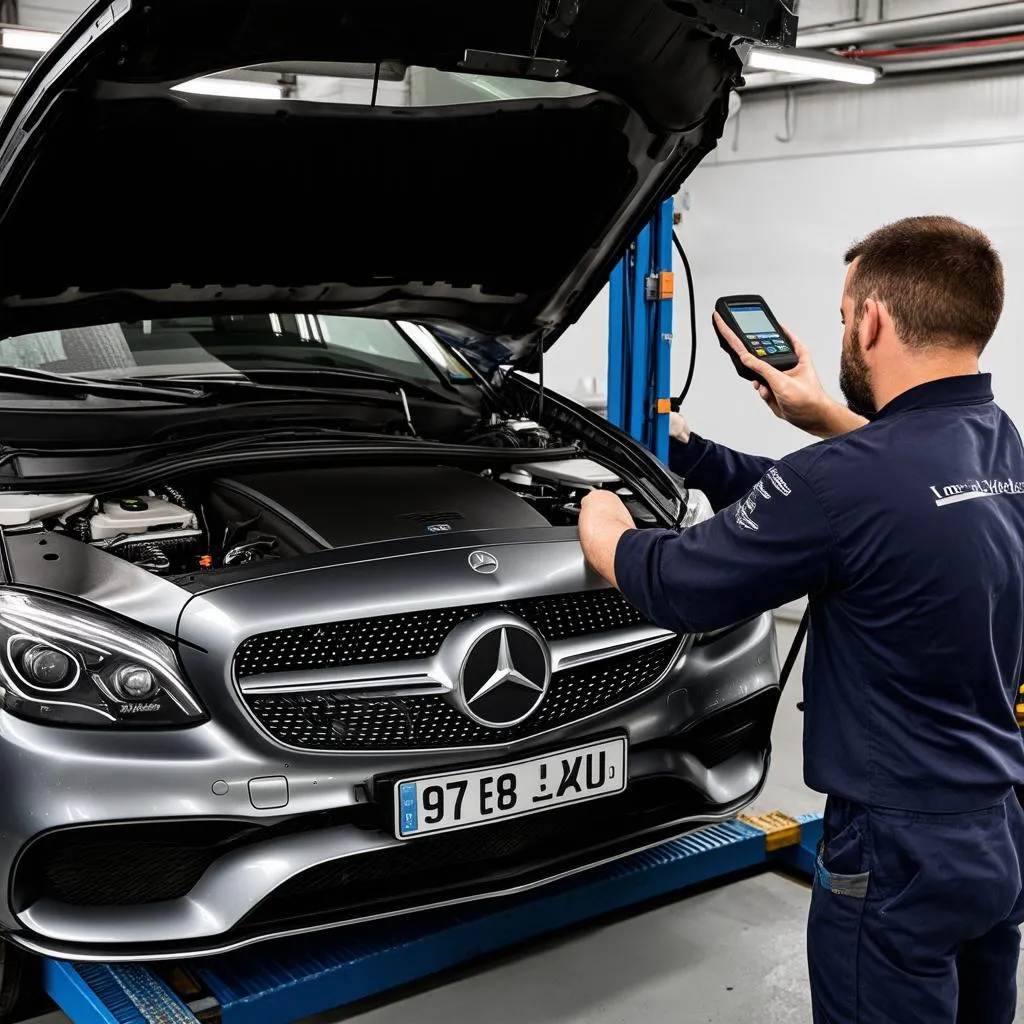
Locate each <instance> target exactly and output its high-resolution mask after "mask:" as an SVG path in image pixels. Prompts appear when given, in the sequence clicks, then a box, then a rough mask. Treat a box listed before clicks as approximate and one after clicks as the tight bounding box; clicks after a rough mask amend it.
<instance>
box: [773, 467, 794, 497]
mask: <svg viewBox="0 0 1024 1024" xmlns="http://www.w3.org/2000/svg"><path fill="white" fill-rule="evenodd" d="M767 477H768V482H769V483H770V484H771V485H772V487H774V488H775V490H777V491H778V492H779V494H781V495H782V496H783V497H784V498H788V497H789V496H790V495H791V494H792V493H793V491H792V489H791V488H790V486H789V484H787V483H786V481H785V480H783V479H782V474H781V473H780V472H779V471H778V470H777V469H776V468H775V467H774V466H772V468H771V469H769V470H768V473H767Z"/></svg>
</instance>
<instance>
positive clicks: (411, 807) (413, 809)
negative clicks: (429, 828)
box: [398, 782, 419, 835]
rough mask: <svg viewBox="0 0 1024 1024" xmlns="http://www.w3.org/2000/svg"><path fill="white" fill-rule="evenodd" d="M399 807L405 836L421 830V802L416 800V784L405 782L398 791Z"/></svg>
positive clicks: (402, 830)
mask: <svg viewBox="0 0 1024 1024" xmlns="http://www.w3.org/2000/svg"><path fill="white" fill-rule="evenodd" d="M398 806H399V813H400V814H401V820H402V828H401V832H402V834H403V835H408V834H409V833H410V832H415V831H416V830H417V829H418V828H419V820H418V816H419V802H418V801H417V799H416V783H415V782H403V783H402V785H401V787H400V788H399V790H398Z"/></svg>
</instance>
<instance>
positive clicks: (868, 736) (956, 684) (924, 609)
mask: <svg viewBox="0 0 1024 1024" xmlns="http://www.w3.org/2000/svg"><path fill="white" fill-rule="evenodd" d="M847 264H848V267H849V269H848V272H847V277H846V284H845V289H844V294H843V298H842V317H843V322H844V324H845V330H844V338H843V349H842V369H841V375H840V386H841V389H842V391H843V394H844V395H845V397H846V399H847V402H848V405H847V406H846V407H844V406H842V405H840V404H839V403H837V402H834V401H832V400H831V399H829V398H828V397H827V396H826V395H825V393H824V391H823V389H822V388H821V385H820V383H819V381H818V378H817V375H816V374H815V371H814V367H813V365H812V363H811V359H810V356H809V354H808V352H807V350H806V348H805V347H804V346H803V345H802V344H800V343H799V341H798V340H797V339H796V338H793V339H792V340H793V342H794V347H795V350H796V352H797V353H798V355H799V359H800V362H799V365H798V366H797V367H796V369H794V370H792V371H790V372H789V373H788V374H782V373H780V372H779V371H777V370H775V369H774V368H772V367H770V366H768V365H767V364H765V363H763V362H761V361H760V360H758V359H756V358H754V357H753V356H751V355H749V354H748V353H747V352H746V351H745V349H744V348H743V346H742V345H741V344H740V342H739V339H738V338H736V337H735V335H732V334H731V332H730V333H729V335H727V340H728V341H729V342H730V344H731V345H732V346H733V348H734V349H735V350H736V351H737V352H738V353H740V354H741V358H742V359H743V360H744V362H745V364H746V365H747V366H748V367H750V368H751V369H754V370H756V371H757V372H758V373H759V374H761V375H762V378H763V380H764V384H763V385H755V386H758V388H759V391H760V394H761V397H762V398H764V399H765V400H766V401H767V402H768V403H769V405H771V407H772V409H773V410H774V411H775V412H776V413H777V414H778V415H780V416H783V417H785V418H786V419H788V420H789V421H790V422H792V423H794V424H796V425H798V426H800V427H802V428H804V429H805V430H807V431H809V432H811V433H813V434H815V435H816V436H818V437H820V438H822V439H823V440H821V441H819V442H818V443H816V444H813V445H811V446H810V447H808V448H805V449H803V450H802V451H798V452H796V453H795V454H792V455H789V456H787V457H785V458H783V459H780V460H778V461H777V462H775V463H773V462H772V461H770V460H768V459H762V458H754V457H751V456H746V455H740V454H738V453H736V452H733V451H730V450H729V449H727V448H724V447H722V446H720V445H717V444H713V443H711V442H709V441H707V440H705V439H703V438H701V437H699V436H697V435H696V434H688V433H687V431H686V428H685V425H684V424H683V423H682V421H681V420H679V419H677V420H676V421H675V424H674V431H673V432H674V433H675V435H676V437H675V438H674V439H673V441H672V444H671V448H672V452H671V467H672V468H673V470H674V471H675V472H677V473H678V474H679V475H681V476H684V477H685V479H686V482H687V484H688V485H689V486H692V487H694V488H699V489H701V490H703V491H704V492H705V493H706V494H707V495H708V497H709V498H710V500H711V502H712V505H713V506H714V507H715V508H716V509H718V510H719V511H718V512H717V514H716V515H715V516H714V518H712V519H710V520H708V521H706V522H703V523H700V524H698V525H695V526H693V527H690V528H688V529H686V530H683V531H681V532H675V531H666V530H650V529H646V530H637V529H635V528H634V524H633V522H632V521H631V519H630V517H629V514H628V512H627V511H626V509H625V507H624V506H623V504H622V502H621V501H620V500H619V498H618V497H617V496H616V495H615V494H613V493H611V492H607V491H595V492H593V493H591V494H589V495H588V496H587V498H586V500H585V501H584V503H583V512H582V516H581V520H580V535H581V543H582V546H583V551H584V554H585V555H586V558H587V560H588V561H589V563H590V564H591V565H592V566H593V568H594V569H596V570H597V571H598V572H599V573H601V575H603V576H604V577H605V578H606V579H607V580H609V581H610V582H611V583H612V584H613V585H615V586H617V587H618V588H619V589H620V590H621V591H622V593H623V594H624V595H625V596H626V597H627V598H628V599H629V600H630V601H631V602H632V603H633V604H635V605H636V606H637V607H638V608H639V609H641V610H642V611H643V612H644V613H645V614H646V615H647V616H649V618H650V619H652V620H653V621H654V622H656V623H657V624H658V625H660V626H662V627H666V628H669V629H672V630H675V631H677V632H680V633H699V632H702V631H708V630H712V629H716V628H721V627H724V626H727V625H729V624H731V623H735V622H739V621H742V620H744V619H746V618H748V617H751V616H754V615H756V614H759V613H762V612H764V611H767V610H771V609H775V608H778V607H779V606H781V605H784V604H786V603H788V602H790V601H794V600H797V599H799V598H801V597H803V596H804V595H808V596H809V608H810V632H809V647H808V651H807V659H806V667H805V671H804V699H805V707H806V716H805V723H804V775H805V779H806V782H807V784H808V785H809V786H810V787H811V788H812V789H815V790H817V791H819V792H823V793H825V794H827V801H826V809H825V822H824V839H823V843H822V846H821V849H820V851H819V857H818V871H817V875H816V878H815V884H814V888H813V894H812V898H811V909H810V916H809V922H808V934H807V945H808V959H809V967H810V979H811V1001H812V1006H813V1010H814V1019H815V1021H817V1022H826V1021H827V1022H829V1024H845V1022H848V1021H850V1022H852V1021H859V1022H865V1024H874V1022H882V1021H886V1022H893V1021H899V1022H912V1021H913V1022H918V1021H920V1022H927V1024H942V1022H947V1021H948V1022H951V1021H954V1020H957V1021H962V1022H970V1024H1002V1022H1009V1021H1011V1020H1013V1018H1014V1015H1015V1010H1016V968H1017V960H1018V955H1019V948H1020V931H1019V924H1020V922H1021V921H1022V920H1024V896H1022V862H1024V811H1022V808H1021V805H1020V803H1019V802H1018V800H1017V799H1016V796H1015V794H1014V787H1015V786H1018V785H1020V784H1021V783H1024V741H1022V736H1021V730H1020V728H1019V727H1018V725H1017V722H1016V719H1015V715H1014V705H1015V702H1016V700H1015V699H1016V696H1017V693H1018V687H1019V686H1020V684H1021V673H1022V658H1024V447H1022V444H1021V439H1020V436H1019V435H1018V433H1017V431H1016V429H1015V428H1014V426H1013V424H1012V423H1011V422H1010V420H1009V419H1008V417H1007V416H1006V414H1005V413H1004V412H1003V411H1002V410H1001V409H1000V408H999V407H998V406H997V405H996V404H995V402H994V400H993V395H992V389H991V378H990V376H989V375H988V374H983V373H981V372H980V371H979V356H980V354H981V352H982V350H983V349H984V348H985V346H986V344H987V343H988V341H989V339H990V338H991V336H992V333H993V331H994V330H995V327H996V324H997V322H998V320H999V317H1000V315H1001V311H1002V306H1003V294H1004V286H1003V271H1002V265H1001V262H1000V259H999V256H998V255H997V253H996V252H995V251H994V250H993V248H992V246H991V244H990V243H989V241H988V239H986V238H985V236H984V235H982V234H981V233H980V232H978V231H976V230H974V229H972V228H970V227H968V226H966V225H963V224H961V223H959V222H957V221H955V220H952V219H949V218H944V217H927V218H912V219H908V220H903V221H900V222H898V223H895V224H892V225H889V226H887V227H884V228H882V229H880V230H879V231H877V232H875V233H874V234H872V235H871V236H869V237H868V238H867V239H866V240H865V241H864V242H862V243H860V244H858V245H856V246H854V247H853V248H852V249H851V250H850V252H849V253H848V254H847ZM718 324H719V327H720V328H722V329H724V330H727V328H725V325H724V324H723V323H722V322H721V321H718Z"/></svg>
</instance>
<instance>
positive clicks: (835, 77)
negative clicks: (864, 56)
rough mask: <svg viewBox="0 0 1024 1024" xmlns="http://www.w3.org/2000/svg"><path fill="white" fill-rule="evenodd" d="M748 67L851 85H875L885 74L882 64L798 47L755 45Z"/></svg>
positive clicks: (748, 60)
mask: <svg viewBox="0 0 1024 1024" xmlns="http://www.w3.org/2000/svg"><path fill="white" fill-rule="evenodd" d="M747 67H748V68H756V69H757V70H759V71H780V72H782V73H783V74H789V75H800V77H802V78H817V79H827V80H828V81H832V82H846V83H848V84H850V85H874V84H875V82H877V81H878V79H879V78H881V76H882V71H881V68H877V67H873V66H872V65H870V64H861V63H859V62H857V61H854V60H850V59H849V58H847V57H833V56H830V55H826V54H811V53H807V52H804V53H800V52H799V51H794V50H768V49H763V48H761V47H757V46H755V47H754V48H753V49H752V50H751V51H750V56H749V57H747Z"/></svg>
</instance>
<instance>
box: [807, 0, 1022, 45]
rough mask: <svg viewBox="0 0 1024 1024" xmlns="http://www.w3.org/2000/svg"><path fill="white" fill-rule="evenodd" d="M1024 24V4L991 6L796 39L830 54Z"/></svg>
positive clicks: (811, 33)
mask: <svg viewBox="0 0 1024 1024" xmlns="http://www.w3.org/2000/svg"><path fill="white" fill-rule="evenodd" d="M1021 24H1024V3H1019V2H1015V3H1004V4H992V5H990V6H988V7H975V8H972V9H971V10H966V11H950V12H948V13H946V14H925V15H922V16H921V17H919V18H901V19H898V20H895V21H876V22H872V23H871V24H868V25H857V26H854V27H852V28H842V29H808V30H807V31H806V32H800V33H799V34H798V36H797V46H799V47H810V48H813V49H818V50H830V49H835V48H838V47H843V46H863V45H865V44H867V43H896V42H902V41H905V40H908V39H915V40H917V39H923V38H927V37H931V38H941V37H944V36H957V35H961V34H963V33H966V32H971V33H974V32H983V31H990V30H1000V29H1006V28H1011V27H1014V26H1017V25H1021Z"/></svg>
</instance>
